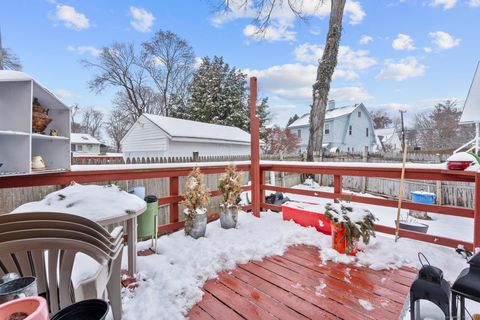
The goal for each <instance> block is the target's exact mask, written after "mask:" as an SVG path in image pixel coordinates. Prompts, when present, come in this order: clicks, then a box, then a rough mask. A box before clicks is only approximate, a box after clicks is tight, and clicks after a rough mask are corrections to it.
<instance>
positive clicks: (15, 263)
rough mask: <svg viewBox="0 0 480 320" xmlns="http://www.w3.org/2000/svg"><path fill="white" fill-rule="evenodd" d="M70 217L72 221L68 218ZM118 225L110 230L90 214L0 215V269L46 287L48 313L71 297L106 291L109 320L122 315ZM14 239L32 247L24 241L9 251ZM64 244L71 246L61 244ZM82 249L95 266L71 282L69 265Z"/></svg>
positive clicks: (42, 288)
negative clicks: (15, 273)
mask: <svg viewBox="0 0 480 320" xmlns="http://www.w3.org/2000/svg"><path fill="white" fill-rule="evenodd" d="M72 218H73V219H72ZM37 219H41V220H37ZM47 219H50V220H47ZM70 220H74V221H75V222H69V221H70ZM45 227H47V228H45ZM121 229H122V228H121V227H119V228H116V229H115V230H114V232H112V233H111V234H110V233H108V232H107V231H106V230H105V229H103V228H102V227H101V226H99V225H98V224H96V223H95V222H93V221H91V220H89V219H86V218H83V217H79V216H73V215H70V214H63V213H43V212H42V213H18V214H17V213H16V214H8V215H2V216H0V262H1V264H0V274H2V273H7V272H17V273H19V274H21V275H23V276H27V275H33V276H36V277H37V280H38V289H39V292H45V293H46V294H47V297H48V298H49V300H50V308H51V312H55V311H57V310H59V309H60V308H63V307H65V306H67V305H69V304H70V303H72V302H76V301H81V300H84V299H89V298H107V295H106V293H107V291H108V299H109V300H110V304H111V307H112V312H113V316H114V319H121V314H122V308H121V287H120V267H121V255H122V249H123V243H122V240H123V232H122V230H121ZM19 243H23V244H25V245H27V244H28V245H34V244H35V246H34V247H28V246H26V247H24V248H22V250H20V251H19V252H18V251H12V245H14V246H15V248H17V247H19ZM65 244H71V245H74V247H66V246H65ZM33 248H38V250H34V249H33ZM92 248H94V249H92ZM92 252H94V254H92ZM81 254H84V255H86V256H88V257H90V259H93V261H92V260H90V261H91V262H93V263H95V261H96V263H98V268H97V269H96V272H95V273H94V274H93V275H92V276H90V277H89V278H88V279H84V280H82V281H81V282H80V283H78V285H76V286H75V287H73V286H72V282H71V278H72V270H73V269H74V264H75V261H77V260H76V258H80V257H81ZM66 275H68V277H66ZM59 279H60V281H58V280H59ZM66 279H68V281H66ZM62 281H63V282H62ZM66 288H68V290H67V289H66ZM57 289H58V291H57ZM67 291H68V294H67ZM58 292H61V293H62V294H58ZM56 294H57V295H56ZM67 296H68V297H69V298H67Z"/></svg>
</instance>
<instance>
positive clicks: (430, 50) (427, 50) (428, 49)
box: [423, 47, 432, 53]
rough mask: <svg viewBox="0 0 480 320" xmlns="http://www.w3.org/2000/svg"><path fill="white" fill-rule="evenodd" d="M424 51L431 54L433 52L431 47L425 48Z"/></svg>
mask: <svg viewBox="0 0 480 320" xmlns="http://www.w3.org/2000/svg"><path fill="white" fill-rule="evenodd" d="M423 51H425V52H426V53H429V52H432V48H431V47H423Z"/></svg>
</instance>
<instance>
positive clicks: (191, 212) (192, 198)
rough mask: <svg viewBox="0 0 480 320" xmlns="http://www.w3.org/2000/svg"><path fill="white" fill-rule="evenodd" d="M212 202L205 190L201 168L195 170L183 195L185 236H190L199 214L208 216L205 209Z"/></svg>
mask: <svg viewBox="0 0 480 320" xmlns="http://www.w3.org/2000/svg"><path fill="white" fill-rule="evenodd" d="M209 201H210V196H209V193H208V191H207V190H206V189H205V182H204V175H203V174H202V173H201V172H200V168H194V169H193V170H192V172H190V174H189V175H188V176H187V181H186V182H185V193H184V194H183V201H182V202H181V204H182V205H184V206H185V210H184V211H183V212H184V213H185V234H190V231H191V229H192V226H193V221H194V220H195V217H196V216H197V214H206V213H207V212H206V209H205V207H206V206H207V204H208V202H209Z"/></svg>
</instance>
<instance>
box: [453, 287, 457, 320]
mask: <svg viewBox="0 0 480 320" xmlns="http://www.w3.org/2000/svg"><path fill="white" fill-rule="evenodd" d="M457 316H458V314H457V295H456V294H455V293H453V292H452V320H456V319H457Z"/></svg>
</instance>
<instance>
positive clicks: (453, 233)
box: [285, 183, 473, 242]
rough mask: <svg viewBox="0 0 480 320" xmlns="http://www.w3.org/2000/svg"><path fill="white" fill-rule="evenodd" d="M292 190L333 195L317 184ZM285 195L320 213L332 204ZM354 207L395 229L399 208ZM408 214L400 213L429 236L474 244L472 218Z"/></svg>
mask: <svg viewBox="0 0 480 320" xmlns="http://www.w3.org/2000/svg"><path fill="white" fill-rule="evenodd" d="M292 188H296V189H308V190H318V191H323V192H332V193H333V187H324V186H319V185H318V184H317V183H313V184H311V185H304V184H300V185H296V186H294V187H292ZM343 191H344V192H345V193H353V194H355V195H361V196H364V197H375V196H374V195H371V194H368V193H356V192H351V191H349V190H345V189H344V190H343ZM285 195H286V196H287V197H288V198H289V199H290V200H292V201H298V202H302V204H300V205H301V206H304V207H308V208H309V209H312V210H313V211H318V212H324V207H325V205H326V204H327V203H328V202H332V200H331V199H325V198H318V197H311V196H303V195H298V194H291V193H286V194H285ZM304 203H311V204H316V206H309V205H308V204H304ZM352 205H353V206H355V207H356V208H358V209H368V210H370V211H371V212H372V213H373V214H374V215H375V216H376V217H377V218H378V219H379V221H377V224H380V225H384V226H388V227H395V219H396V217H397V208H390V207H382V206H374V205H371V204H364V203H356V202H352ZM408 212H409V210H407V209H402V210H401V211H400V215H401V217H402V218H407V217H408V218H409V221H413V222H420V223H424V224H427V225H428V226H429V227H428V234H433V235H438V236H444V237H447V238H452V239H458V240H463V241H468V242H473V220H472V219H470V218H463V217H454V216H448V215H444V214H436V213H429V214H428V215H429V216H430V217H431V218H432V220H418V219H414V218H411V217H409V216H408Z"/></svg>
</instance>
